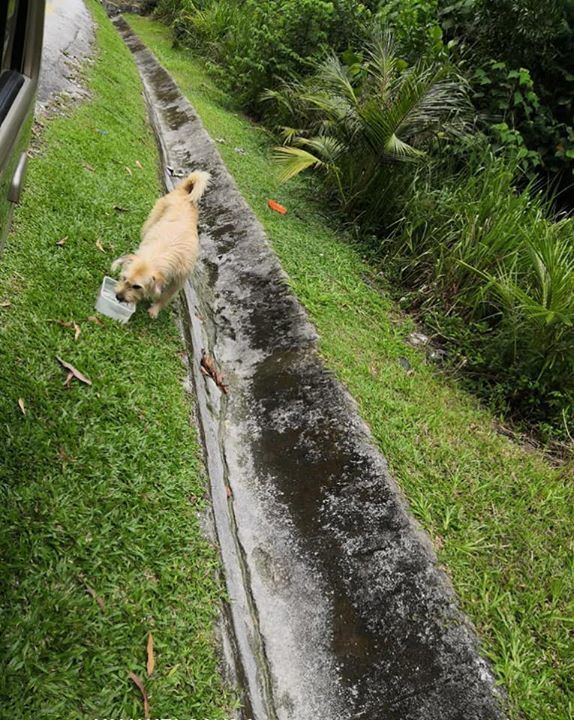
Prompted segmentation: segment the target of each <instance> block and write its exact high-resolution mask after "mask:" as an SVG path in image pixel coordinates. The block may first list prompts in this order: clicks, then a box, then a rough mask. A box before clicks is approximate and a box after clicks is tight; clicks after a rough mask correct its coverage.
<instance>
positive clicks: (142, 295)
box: [112, 255, 164, 303]
mask: <svg viewBox="0 0 574 720" xmlns="http://www.w3.org/2000/svg"><path fill="white" fill-rule="evenodd" d="M119 268H121V272H120V279H119V280H118V282H117V283H116V298H117V299H118V300H120V302H130V303H138V302H139V301H140V300H144V299H148V300H149V299H155V298H157V297H158V296H159V295H161V293H162V290H163V284H164V278H163V276H162V274H161V273H160V272H158V271H157V270H155V269H154V268H153V267H152V266H151V265H150V263H149V262H148V261H147V260H144V259H143V258H140V257H138V256H137V255H122V257H119V258H118V259H117V260H114V262H113V263H112V270H114V271H115V270H118V269H119Z"/></svg>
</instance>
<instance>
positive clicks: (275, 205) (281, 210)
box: [267, 200, 287, 215]
mask: <svg viewBox="0 0 574 720" xmlns="http://www.w3.org/2000/svg"><path fill="white" fill-rule="evenodd" d="M267 205H268V207H270V208H271V210H275V212H278V213H281V215H287V210H286V209H285V208H284V207H283V205H279V203H278V202H276V201H275V200H267Z"/></svg>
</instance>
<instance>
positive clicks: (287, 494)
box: [114, 17, 504, 720]
mask: <svg viewBox="0 0 574 720" xmlns="http://www.w3.org/2000/svg"><path fill="white" fill-rule="evenodd" d="M114 22H115V24H116V27H117V28H118V30H119V32H120V34H121V35H122V37H123V38H124V41H125V42H126V44H127V45H128V47H129V48H130V50H131V51H132V53H133V55H134V57H135V60H136V63H137V65H138V68H139V71H140V74H141V77H142V81H143V85H144V92H145V96H146V100H147V103H148V108H149V112H150V118H151V121H152V124H153V126H154V128H155V131H156V133H157V136H158V141H159V145H160V148H161V152H162V156H163V164H164V168H165V184H166V187H167V188H168V189H171V188H172V187H173V186H174V184H175V183H176V182H177V178H175V179H174V177H173V175H172V173H171V172H168V168H169V167H171V168H175V169H177V170H181V171H182V172H183V173H185V174H187V173H188V172H191V171H192V170H196V169H204V170H208V171H209V172H210V173H211V175H212V182H211V185H210V187H209V189H208V191H207V193H206V195H205V196H204V198H203V199H202V207H201V213H200V215H201V218H200V238H201V253H200V260H199V262H198V265H197V268H196V271H195V272H194V277H193V279H192V282H191V283H188V284H187V286H186V288H185V303H184V305H185V307H186V313H185V314H186V318H185V325H186V335H187V340H188V344H189V347H190V355H191V364H192V367H193V377H194V382H195V387H196V392H197V405H198V416H199V421H200V425H201V432H202V437H203V441H204V446H205V454H206V463H207V468H208V474H209V478H210V490H211V498H212V504H213V513H214V518H215V526H216V531H217V536H218V542H219V546H220V550H221V556H222V561H223V565H224V570H225V576H226V583H227V589H228V595H229V604H228V608H227V612H228V620H229V622H228V623H226V625H227V627H229V628H230V632H229V636H228V637H227V638H226V642H225V646H226V647H228V648H229V649H230V652H229V658H228V659H230V660H232V661H233V674H234V677H235V678H236V681H237V684H238V687H239V690H240V693H241V694H242V697H243V710H242V717H243V718H245V720H247V719H248V718H252V719H253V720H351V719H353V720H355V719H356V720H359V719H364V720H381V719H382V718H384V719H388V720H423V719H424V720H499V719H501V718H503V717H504V713H503V711H502V709H501V707H502V704H503V698H502V697H501V694H500V692H499V691H498V690H497V688H496V685H495V681H494V678H493V675H492V672H491V669H490V667H489V665H488V664H487V663H486V661H485V660H484V659H483V658H482V657H481V655H480V649H479V645H478V641H477V638H476V634H475V632H474V630H473V628H472V626H471V625H470V623H469V621H468V619H467V618H466V617H465V616H464V615H463V614H462V612H461V611H460V609H459V604H458V600H457V598H456V596H455V593H454V591H453V590H452V587H451V586H450V584H449V582H448V579H447V577H446V575H445V574H444V573H443V572H442V571H441V570H440V569H439V568H438V566H437V560H436V557H435V555H434V552H433V549H432V546H431V544H430V542H429V539H428V537H427V536H426V535H425V534H424V533H423V532H422V531H421V529H420V527H419V526H418V525H417V523H416V522H415V521H414V520H413V518H412V516H411V515H410V513H409V511H408V508H407V505H406V502H405V500H404V498H403V496H402V493H401V491H400V489H399V488H398V487H397V485H396V484H395V482H394V481H393V479H392V478H391V477H390V475H389V473H388V470H387V467H386V464H385V461H384V459H383V458H382V457H381V455H380V453H379V451H378V450H377V449H376V448H375V446H374V443H373V441H372V438H371V437H370V435H369V431H368V429H367V428H366V426H365V425H364V423H363V422H362V421H361V419H360V417H359V415H358V411H357V408H356V405H355V403H354V401H353V400H352V398H350V397H349V395H348V394H347V392H346V391H345V390H344V388H343V387H342V386H341V385H340V384H339V383H338V382H337V381H336V380H335V379H334V378H333V376H332V374H331V373H329V372H328V371H327V369H326V368H325V367H324V365H323V363H322V361H321V360H320V358H319V357H318V355H317V352H316V341H317V337H316V333H315V331H314V329H313V327H312V326H311V324H310V323H309V321H308V319H307V317H306V315H305V313H304V311H303V309H302V307H301V306H300V304H299V303H298V301H297V300H296V298H295V297H294V296H293V294H292V293H291V291H290V290H289V288H288V286H287V282H286V277H285V275H284V273H283V271H282V270H281V267H280V265H279V262H278V260H277V258H276V256H275V255H274V253H273V251H272V250H271V248H270V246H269V244H268V242H267V239H266V237H265V234H264V231H263V229H262V227H261V225H260V224H259V222H258V220H257V219H256V218H255V216H254V214H253V212H252V211H251V209H250V208H249V206H248V205H247V203H246V202H245V200H244V199H243V198H242V196H241V194H240V192H239V190H238V188H237V186H236V185H235V183H234V181H233V179H232V178H231V176H230V175H229V173H228V171H227V169H226V168H225V165H224V164H223V162H222V160H221V158H220V156H219V153H218V151H217V148H216V146H215V144H214V143H213V142H212V140H211V139H210V137H209V135H208V134H207V132H206V131H205V130H204V128H203V126H202V124H201V121H200V120H199V118H198V117H197V115H196V113H195V111H194V109H193V108H192V107H191V105H190V104H189V102H188V101H187V100H186V99H185V98H184V97H183V96H182V94H181V92H180V91H179V89H178V87H177V85H176V84H175V83H174V81H173V80H172V78H171V77H170V75H169V74H168V73H167V72H166V71H165V70H164V69H163V68H162V67H161V66H160V65H159V63H158V62H157V60H156V59H155V57H154V56H153V55H152V54H151V52H150V51H149V50H147V49H146V48H145V46H144V45H143V44H142V43H141V42H140V40H139V39H138V38H137V37H136V36H135V35H134V34H133V33H132V31H131V30H130V28H129V26H128V25H127V23H126V22H125V21H124V20H123V19H122V18H121V17H120V18H116V19H115V20H114ZM204 348H205V349H206V350H207V351H208V352H210V353H211V354H212V355H213V356H214V357H215V358H216V359H217V362H218V364H219V366H220V368H221V370H222V371H223V373H224V376H225V380H226V383H227V384H228V394H227V395H223V394H222V393H221V391H220V390H219V388H217V387H216V386H215V384H214V383H213V382H212V381H211V380H210V379H206V378H204V377H203V376H202V373H201V372H200V366H199V358H200V356H201V351H202V349H204Z"/></svg>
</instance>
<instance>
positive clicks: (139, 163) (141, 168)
mask: <svg viewBox="0 0 574 720" xmlns="http://www.w3.org/2000/svg"><path fill="white" fill-rule="evenodd" d="M136 165H137V167H139V169H140V170H143V165H142V164H141V162H140V161H139V160H136Z"/></svg>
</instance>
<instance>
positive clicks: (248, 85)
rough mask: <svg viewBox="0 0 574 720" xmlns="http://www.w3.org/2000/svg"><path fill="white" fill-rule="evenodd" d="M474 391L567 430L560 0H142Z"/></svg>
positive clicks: (568, 331)
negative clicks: (351, 239) (201, 63)
mask: <svg viewBox="0 0 574 720" xmlns="http://www.w3.org/2000/svg"><path fill="white" fill-rule="evenodd" d="M156 12H157V14H158V16H159V17H161V18H162V19H163V20H164V21H166V22H167V23H168V24H170V25H171V26H172V27H173V32H174V38H175V40H176V42H177V43H179V44H182V45H185V46H188V47H190V48H192V49H193V50H194V51H195V52H196V53H198V54H200V55H202V56H204V57H205V58H206V60H207V63H208V67H209V68H210V70H211V71H212V72H213V73H214V74H215V76H216V77H217V78H218V82H219V84H220V85H221V86H222V87H224V88H226V89H228V90H229V91H231V92H232V94H233V98H234V102H235V103H236V104H237V105H238V107H240V108H241V109H243V110H244V111H245V112H247V113H248V114H249V116H251V117H253V118H255V119H258V120H261V121H263V122H264V123H265V124H266V126H267V127H269V128H270V129H271V130H272V132H273V133H274V136H275V138H276V140H277V141H278V142H279V143H281V144H280V145H279V147H278V150H277V153H276V158H277V159H278V160H279V162H280V163H281V166H282V177H283V178H284V179H288V178H290V177H292V176H293V175H295V174H298V173H301V172H306V173H313V172H314V173H315V175H316V179H317V192H318V193H320V197H321V198H322V200H323V202H324V205H325V207H327V208H332V209H333V210H335V211H337V212H338V213H339V217H340V218H341V220H342V222H344V223H346V224H347V225H349V226H351V227H352V229H353V232H354V233H355V234H356V235H357V236H358V237H360V239H361V242H362V243H363V245H364V247H365V248H366V249H367V250H368V252H369V254H370V258H371V264H373V265H375V266H376V265H378V266H380V267H384V270H385V275H386V276H387V277H388V278H389V279H391V281H392V282H391V285H392V288H393V292H394V294H395V295H396V297H397V298H402V305H403V308H404V309H405V310H407V311H409V312H411V313H413V314H414V315H415V317H418V318H420V319H422V320H424V322H425V324H426V325H427V327H428V330H429V331H430V332H431V333H432V334H433V338H434V340H435V342H436V343H438V344H439V345H441V346H442V348H443V349H444V350H445V351H446V352H447V356H448V358H449V359H450V365H451V366H452V367H456V368H458V369H459V370H460V369H462V368H464V379H465V382H466V384H467V386H468V387H471V388H472V389H473V390H474V391H475V392H476V393H478V394H479V396H480V397H481V398H482V400H483V401H486V402H488V403H489V404H490V406H491V407H492V408H493V409H494V410H495V411H496V412H497V413H502V414H504V415H505V416H506V417H508V418H511V419H512V420H513V421H514V422H515V423H516V424H517V425H518V426H519V427H522V428H525V429H528V430H533V431H534V432H535V434H536V435H537V437H538V438H539V439H541V440H542V441H543V442H548V443H553V442H555V441H561V442H565V443H571V437H572V435H573V434H574V221H572V220H571V219H570V218H569V217H568V211H569V209H571V207H572V204H573V201H574V191H573V190H572V187H573V185H574V174H573V171H574V129H573V127H572V113H573V110H574V53H573V51H572V47H574V9H573V6H572V3H570V2H568V0H550V2H548V3H539V2H537V0H524V2H521V3H514V2H510V1H507V0H503V1H502V2H501V1H500V0H461V1H460V2H455V3H450V2H448V3H447V2H443V1H442V0H407V1H406V2H403V1H402V0H401V1H400V2H399V1H398V0H381V1H380V2H376V1H374V0H364V2H358V0H336V2H329V3H327V2H304V3H301V2H298V1H297V2H295V0H288V1H287V2H285V1H282V2H278V0H265V1H264V2H260V1H259V0H245V1H241V2H240V1H239V0H221V1H219V0H218V1H217V2H215V1H214V0H159V2H158V3H157V8H156Z"/></svg>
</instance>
